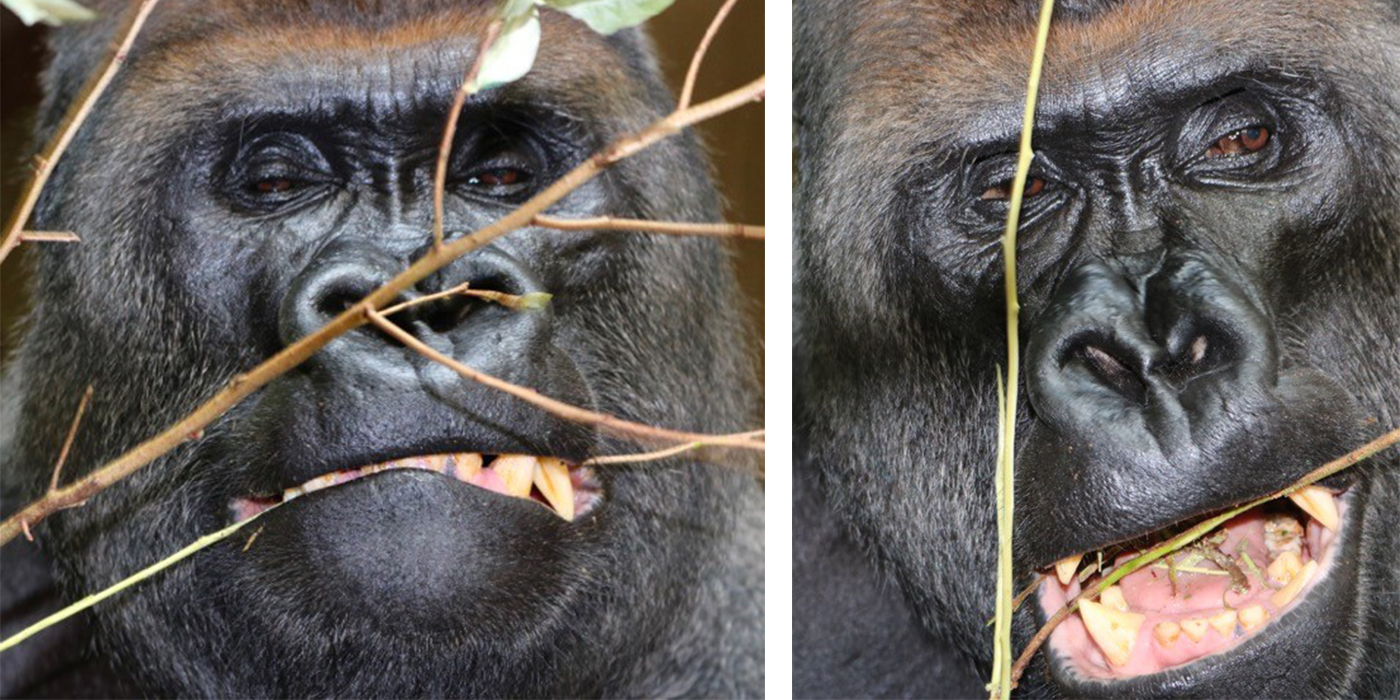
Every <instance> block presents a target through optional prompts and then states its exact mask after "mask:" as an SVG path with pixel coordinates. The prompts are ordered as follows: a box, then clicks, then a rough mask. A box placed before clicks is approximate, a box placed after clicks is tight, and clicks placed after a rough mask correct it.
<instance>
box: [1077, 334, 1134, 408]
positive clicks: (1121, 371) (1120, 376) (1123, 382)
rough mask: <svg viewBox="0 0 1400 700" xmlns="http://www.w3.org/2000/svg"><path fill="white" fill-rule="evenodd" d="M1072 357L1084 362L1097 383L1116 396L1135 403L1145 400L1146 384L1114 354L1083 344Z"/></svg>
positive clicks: (1089, 344)
mask: <svg viewBox="0 0 1400 700" xmlns="http://www.w3.org/2000/svg"><path fill="white" fill-rule="evenodd" d="M1074 356H1075V357H1077V358H1078V359H1079V360H1081V361H1082V362H1084V364H1085V365H1087V366H1088V368H1089V371H1091V372H1093V373H1094V375H1095V376H1096V377H1098V379H1099V381H1101V382H1103V383H1104V384H1105V385H1107V386H1108V387H1110V388H1112V389H1113V390H1114V391H1115V392H1117V393H1118V394H1120V395H1122V396H1124V397H1125V398H1128V399H1130V400H1132V401H1134V402H1136V403H1144V402H1145V401H1146V400H1147V384H1146V383H1145V382H1144V381H1143V380H1142V378H1141V377H1139V376H1138V373H1137V372H1136V371H1134V370H1133V369H1131V368H1130V365H1129V364H1128V363H1125V362H1123V361H1122V360H1120V359H1119V358H1118V357H1117V356H1115V355H1114V353H1112V352H1110V351H1108V350H1106V349H1104V348H1102V347H1099V346H1098V345H1094V344H1091V343H1085V344H1083V345H1080V346H1079V348H1078V351H1077V352H1075V353H1074Z"/></svg>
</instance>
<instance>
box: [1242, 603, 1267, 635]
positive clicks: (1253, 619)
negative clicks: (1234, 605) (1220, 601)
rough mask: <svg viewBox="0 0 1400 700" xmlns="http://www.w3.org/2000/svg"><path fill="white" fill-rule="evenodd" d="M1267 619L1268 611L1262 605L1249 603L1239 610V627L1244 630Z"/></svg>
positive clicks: (1256, 625) (1252, 627)
mask: <svg viewBox="0 0 1400 700" xmlns="http://www.w3.org/2000/svg"><path fill="white" fill-rule="evenodd" d="M1268 619H1269V611H1268V610H1265V609H1264V606H1262V605H1251V606H1249V607H1247V608H1245V609H1243V610H1241V611H1240V627H1243V628H1244V629H1245V631H1246V632H1248V631H1250V630H1252V629H1254V628H1255V627H1258V626H1259V625H1262V624H1264V622H1265V621H1266V620H1268Z"/></svg>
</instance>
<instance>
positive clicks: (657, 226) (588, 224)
mask: <svg viewBox="0 0 1400 700" xmlns="http://www.w3.org/2000/svg"><path fill="white" fill-rule="evenodd" d="M534 223H535V225H536V226H542V227H544V228H552V229H557V230H559V231H597V230H613V231H651V232H654V233H670V234H676V235H681V236H716V237H720V238H748V239H752V240H759V241H761V240H763V227H762V226H750V225H748V224H695V223H689V222H684V221H645V220H642V219H618V218H615V217H611V216H595V217H593V218H589V219H561V218H558V217H554V216H545V215H544V214H539V215H536V216H535V222H534Z"/></svg>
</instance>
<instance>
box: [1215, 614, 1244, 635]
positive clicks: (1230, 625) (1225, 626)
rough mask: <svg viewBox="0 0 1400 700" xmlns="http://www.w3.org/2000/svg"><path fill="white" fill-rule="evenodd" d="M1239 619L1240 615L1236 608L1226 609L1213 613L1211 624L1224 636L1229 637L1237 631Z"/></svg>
mask: <svg viewBox="0 0 1400 700" xmlns="http://www.w3.org/2000/svg"><path fill="white" fill-rule="evenodd" d="M1238 620H1239V615H1238V614H1236V613H1235V611H1234V610H1226V611H1225V612H1223V613H1219V614H1217V615H1212V616H1211V618H1210V626H1211V627H1214V628H1215V631H1216V632H1219V633H1220V636H1222V637H1228V636H1230V635H1232V634H1234V633H1235V622H1236V621H1238Z"/></svg>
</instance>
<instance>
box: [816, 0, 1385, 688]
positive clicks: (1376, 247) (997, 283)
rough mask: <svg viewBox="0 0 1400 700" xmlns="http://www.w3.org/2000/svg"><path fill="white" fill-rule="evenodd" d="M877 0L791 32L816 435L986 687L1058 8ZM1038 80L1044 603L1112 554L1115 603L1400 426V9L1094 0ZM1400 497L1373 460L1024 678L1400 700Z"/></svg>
mask: <svg viewBox="0 0 1400 700" xmlns="http://www.w3.org/2000/svg"><path fill="white" fill-rule="evenodd" d="M885 4H887V5H891V6H890V7H880V8H876V7H872V5H874V3H871V4H862V5H861V6H860V9H855V7H853V6H852V5H851V4H846V3H816V4H815V5H814V6H812V7H810V8H806V9H804V10H800V11H799V12H798V13H797V20H798V22H797V26H798V37H799V38H798V44H797V45H798V46H799V47H813V48H812V49H811V50H804V49H801V48H799V49H798V51H797V52H796V61H797V71H796V75H797V76H798V79H799V82H798V85H797V87H796V95H797V98H796V99H797V102H798V105H797V111H798V114H799V120H800V122H801V125H802V129H801V134H800V143H799V152H800V155H801V167H800V169H799V171H800V179H801V195H800V200H799V201H802V202H803V204H802V205H801V206H800V207H799V209H800V211H799V212H798V214H797V220H798V226H797V231H798V237H799V238H798V245H797V255H798V262H797V271H796V274H797V280H798V282H797V284H798V296H799V297H800V301H799V316H800V320H799V326H800V332H799V333H800V335H799V339H798V342H797V348H798V362H799V367H800V369H799V370H798V372H799V374H798V376H799V377H801V379H800V387H801V390H800V392H801V393H800V399H799V402H798V405H799V413H800V418H799V425H800V426H801V427H800V429H799V432H800V438H799V440H800V441H801V442H802V443H803V444H804V446H805V451H806V452H807V453H808V459H809V460H810V461H811V462H812V463H814V464H816V465H817V466H819V467H820V469H821V472H822V474H823V475H824V477H825V481H826V486H827V491H828V498H829V500H830V501H831V502H832V503H834V504H835V506H836V508H837V509H838V511H839V512H840V514H841V515H843V516H844V517H845V518H846V519H847V520H848V521H849V523H850V524H851V525H852V526H853V527H854V529H855V531H856V532H857V533H858V535H859V536H860V537H861V538H862V539H863V540H864V542H865V543H866V544H867V545H869V546H870V547H871V548H872V549H873V551H874V553H875V555H876V557H877V558H878V560H879V561H880V563H881V565H882V566H884V567H887V568H888V569H889V570H890V571H892V572H893V573H894V575H895V576H896V578H897V579H898V580H899V582H900V584H901V587H902V589H903V592H904V594H905V596H906V597H907V598H908V599H909V600H910V602H911V603H912V605H913V606H914V608H915V609H916V610H917V612H918V614H919V616H920V617H921V619H922V620H923V622H924V624H925V626H926V627H928V628H929V629H930V630H931V631H932V632H934V633H935V634H936V635H937V636H939V637H942V638H945V639H947V640H949V641H950V642H951V643H952V644H954V645H956V646H957V647H958V648H960V649H962V650H963V651H964V652H966V653H967V654H968V655H969V656H970V657H971V658H972V659H974V660H976V661H977V662H978V664H979V668H983V669H985V668H986V666H987V664H988V662H989V661H990V657H991V654H990V644H989V641H990V636H991V635H990V628H986V627H984V623H985V621H986V620H987V619H988V618H989V617H990V616H991V615H992V613H993V607H994V606H993V589H992V586H993V579H994V576H993V574H992V572H993V571H994V570H995V566H994V564H995V558H996V553H995V551H994V550H995V548H994V545H993V542H994V535H993V532H994V527H995V525H994V523H995V506H994V503H993V495H994V489H993V485H992V474H993V471H994V449H995V447H994V446H995V432H996V427H995V426H996V417H995V416H996V414H995V399H994V397H995V373H994V372H995V367H996V366H997V365H998V364H1001V365H1002V366H1003V367H1004V362H1005V353H1004V350H1003V346H1004V342H1005V341H1004V332H1005V330H1004V329H1005V324H1004V320H1003V319H1004V316H1003V313H1004V311H1003V304H1004V297H1003V294H1002V291H1001V290H1002V284H1003V280H1002V264H1003V261H1002V256H1001V254H1000V241H999V237H1000V235H1001V232H1002V229H1003V227H1004V224H1005V220H1006V215H1007V201H1006V200H1007V199H1008V196H1009V189H1010V178H1011V177H1012V173H1013V170H1014V166H1015V160H1016V157H1015V151H1016V143H1017V140H1018V138H1019V130H1020V117H1021V110H1022V108H1023V104H1024V95H1025V78H1026V70H1027V65H1028V61H1029V56H1030V55H1031V45H1032V43H1033V36H1034V20H1035V9H1036V8H1035V5H1038V3H1022V4H1021V5H1019V6H1017V7H1015V8H1013V7H1010V6H1008V5H1006V4H995V5H985V4H984V3H973V2H968V3H961V4H960V5H961V6H960V7H955V6H952V5H950V4H949V3H918V2H907V3H885ZM867 9H868V11H867ZM1046 60H1047V65H1046V73H1045V76H1044V79H1043V80H1044V82H1043V87H1042V92H1041V99H1040V102H1039V105H1038V108H1037V113H1036V131H1035V137H1034V142H1035V148H1036V156H1035V161H1034V164H1033V165H1032V168H1031V172H1030V179H1029V180H1028V183H1027V199H1026V201H1025V204H1024V208H1023V211H1022V230H1021V232H1020V243H1019V250H1018V265H1019V268H1020V269H1019V284H1020V289H1021V295H1020V300H1021V305H1022V308H1023V312H1022V317H1021V319H1022V321H1021V322H1022V326H1021V331H1022V338H1024V339H1025V341H1024V345H1023V347H1022V358H1023V363H1024V364H1023V366H1024V367H1025V368H1026V369H1025V376H1026V381H1025V387H1024V388H1025V391H1026V396H1027V398H1028V401H1026V402H1024V403H1023V404H1022V411H1021V412H1020V415H1018V417H1017V420H1018V425H1019V428H1018V438H1019V439H1018V444H1017V463H1016V466H1017V474H1016V490H1017V495H1016V498H1017V502H1016V517H1017V531H1016V552H1015V562H1016V570H1017V571H1018V572H1019V574H1020V575H1019V576H1018V581H1017V584H1018V590H1019V589H1020V588H1021V587H1023V586H1026V585H1028V584H1030V583H1031V582H1032V581H1033V580H1035V577H1037V576H1039V575H1040V572H1045V571H1048V570H1050V569H1051V565H1052V564H1054V563H1055V562H1057V561H1061V560H1064V559H1066V558H1068V559H1069V562H1070V563H1073V562H1075V561H1076V556H1077V555H1085V554H1087V555H1088V556H1084V557H1082V559H1079V560H1078V561H1081V562H1082V563H1083V565H1082V567H1081V571H1082V575H1083V577H1084V578H1085V579H1086V583H1085V584H1084V585H1088V584H1089V583H1092V580H1089V579H1090V577H1091V576H1093V573H1091V572H1090V569H1093V568H1096V567H1098V566H1099V564H1100V557H1101V558H1102V559H1101V561H1102V565H1103V566H1104V567H1107V566H1110V565H1112V564H1113V563H1114V562H1115V561H1122V560H1123V559H1124V558H1126V557H1127V556H1129V554H1130V553H1131V552H1133V551H1139V550H1140V549H1141V548H1142V547H1144V546H1146V545H1148V544H1151V543H1155V542H1156V541H1159V540H1161V539H1163V538H1165V537H1166V536H1167V535H1168V534H1172V533H1175V532H1177V531H1179V530H1180V529H1182V528H1183V527H1184V526H1186V525H1189V524H1191V523H1192V522H1195V521H1197V520H1200V519H1202V518H1204V517H1206V516H1208V515H1210V514H1214V513H1218V512H1220V511H1221V510H1223V509H1225V508H1227V507H1229V506H1231V505H1234V504H1239V503H1242V502H1244V501H1247V500H1250V499H1253V498H1257V497H1260V496H1263V495H1265V494H1268V493H1270V492H1273V491H1276V490H1278V489H1280V488H1282V487H1284V486H1286V485H1287V484H1289V483H1291V482H1293V481H1295V480H1297V479H1298V478H1299V477H1301V476H1302V475H1303V474H1305V473H1306V472H1307V471H1309V470H1310V469H1312V468H1313V467H1316V466H1318V465H1320V464H1322V463H1323V462H1326V461H1328V460H1329V459H1331V458H1333V457H1336V456H1339V455H1341V454H1343V453H1345V452H1347V451H1348V450H1350V449H1352V448H1354V447H1356V446H1359V445H1360V444H1362V443H1364V442H1365V441H1366V440H1367V439H1369V438H1372V437H1375V436H1376V435H1377V434H1378V433H1379V432H1381V431H1382V430H1383V429H1388V428H1390V427H1392V426H1394V425H1395V424H1396V423H1397V421H1400V391H1398V390H1397V388H1396V384H1395V383H1394V382H1391V381H1388V380H1386V379H1383V378H1384V377H1387V376H1390V375H1392V374H1394V373H1395V372H1396V371H1400V355H1398V354H1397V353H1396V352H1395V349H1396V348H1397V347H1400V269H1397V265H1396V261H1397V259H1400V207H1397V205H1396V201H1397V200H1396V198H1395V195H1396V193H1397V191H1396V187H1395V184H1394V177H1393V173H1395V172H1397V167H1400V161H1397V157H1398V156H1400V140H1397V139H1396V138H1395V137H1394V134H1395V133H1397V127H1400V118H1397V117H1398V115H1400V108H1398V106H1400V24H1397V19H1396V14H1395V8H1394V7H1393V6H1387V5H1384V4H1380V3H1364V2H1361V3H1318V2H1311V3H1289V4H1287V5H1286V6H1280V5H1278V4H1277V3H1275V4H1271V5H1268V6H1263V5H1261V6H1257V7H1256V6H1253V5H1250V6H1243V7H1242V6H1239V5H1237V4H1229V3H1218V2H1205V1H1202V2H1166V1H1161V2H1137V3H1124V4H1119V3H1113V2H1086V3H1070V4H1069V5H1068V6H1063V7H1060V8H1058V9H1057V15H1056V19H1055V24H1054V26H1053V27H1052V32H1051V36H1050V43H1049V48H1048V51H1047V59H1046ZM853 282H854V283H853ZM852 403H855V404H856V405H859V406H861V407H862V408H861V411H860V412H859V414H858V415H854V416H853V415H852V412H851V411H850V410H849V405H850V404H852ZM1396 479H1397V477H1396V468H1395V462H1394V458H1389V459H1387V460H1376V461H1374V462H1373V463H1371V464H1369V465H1365V466H1363V467H1361V468H1358V469H1355V470H1353V471H1351V472H1348V473H1344V474H1342V475H1338V476H1337V477H1335V478H1333V479H1329V480H1327V481H1325V482H1323V484H1322V486H1323V487H1324V488H1322V489H1319V490H1317V491H1315V492H1313V493H1312V494H1311V500H1307V501H1305V502H1304V503H1303V505H1304V506H1306V509H1303V508H1300V507H1295V506H1294V505H1293V504H1290V503H1280V504H1271V505H1270V507H1269V508H1268V509H1266V510H1265V511H1263V512H1256V513H1251V514H1248V515H1246V516H1241V517H1239V518H1237V519H1235V520H1234V521H1231V522H1230V523H1229V524H1228V525H1227V527H1226V528H1225V529H1224V530H1222V531H1221V533H1220V534H1218V535H1217V536H1216V539H1214V540H1212V541H1211V542H1209V543H1207V544H1204V545H1202V546H1200V547H1198V548H1196V549H1194V550H1191V551H1189V552H1187V553H1185V554H1184V555H1182V556H1181V557H1178V558H1177V559H1176V562H1177V563H1180V564H1181V565H1182V569H1181V570H1180V571H1170V572H1169V571H1168V570H1167V569H1166V568H1165V567H1163V568H1156V569H1145V570H1143V571H1142V572H1141V573H1139V574H1135V575H1134V576H1131V577H1128V578H1127V579H1125V580H1124V581H1123V583H1122V585H1121V586H1120V588H1119V590H1118V591H1116V592H1115V593H1114V594H1112V595H1106V596H1105V598H1104V600H1102V601H1101V602H1102V603H1104V606H1102V607H1099V608H1095V609H1091V610H1089V611H1087V612H1086V613H1085V614H1087V615H1090V619H1087V620H1086V619H1084V618H1082V617H1081V616H1079V615H1076V616H1074V617H1072V618H1071V619H1070V620H1069V621H1067V622H1066V624H1065V625H1063V626H1062V627H1061V628H1059V629H1058V630H1057V632H1056V633H1055V635H1054V636H1053V637H1052V639H1051V642H1050V644H1049V645H1048V646H1047V648H1048V650H1049V653H1048V655H1042V661H1041V662H1040V667H1039V669H1038V670H1036V669H1034V668H1033V670H1032V671H1031V672H1030V673H1028V674H1027V678H1026V680H1025V681H1023V687H1024V688H1028V689H1030V690H1032V691H1033V692H1038V693H1043V694H1069V695H1074V696H1085V695H1109V696H1125V695H1145V696H1146V695H1175V694H1189V695H1195V696H1212V697H1216V696H1219V697H1239V696H1246V695H1248V696H1255V695H1260V696H1275V697H1300V696H1311V695H1337V694H1352V693H1360V694H1363V695H1365V694H1379V695H1385V694H1386V693H1387V691H1389V692H1394V691H1395V689H1396V688H1397V687H1400V676H1397V673H1396V671H1395V669H1396V665H1395V663H1394V661H1395V658H1396V656H1395V655H1396V649H1397V644H1400V639H1397V632H1396V627H1395V625H1394V624H1393V623H1392V622H1386V621H1383V619H1393V617H1394V613H1395V605H1396V603H1395V601H1394V600H1393V597H1394V596H1393V595H1390V594H1389V592H1390V591H1393V590H1394V589H1395V586H1396V583H1397V581H1396V576H1397V575H1396V571H1397V560H1398V559H1400V551H1397V547H1398V546H1400V544H1398V543H1397V540H1396V538H1395V537H1394V536H1393V534H1392V533H1391V530H1392V528H1390V526H1389V524H1388V521H1389V520H1390V519H1391V517H1390V514H1391V513H1393V511H1394V509H1395V508H1396V507H1397V505H1400V489H1398V488H1397V481H1396ZM1329 508H1334V509H1335V510H1336V512H1338V513H1339V516H1338V517H1337V518H1336V520H1335V521H1334V520H1333V519H1332V518H1331V517H1329ZM1324 523H1325V524H1324ZM1245 555H1249V556H1248V557H1247V558H1248V562H1246V557H1245ZM1280 559H1281V560H1282V563H1277V562H1279V561H1280ZM1202 562H1204V563H1202ZM1314 562H1315V563H1314ZM1271 564H1273V565H1272V566H1271ZM1066 566H1069V564H1067V565H1066ZM1295 571H1299V573H1295ZM1065 578H1066V579H1067V580H1068V585H1061V584H1060V583H1058V582H1056V581H1054V577H1053V576H1051V577H1050V580H1047V582H1045V583H1043V584H1041V585H1040V588H1039V589H1038V592H1037V596H1036V597H1035V598H1034V599H1033V601H1032V603H1031V604H1028V605H1026V606H1023V608H1022V609H1021V610H1020V612H1019V614H1018V618H1017V625H1018V628H1017V632H1018V639H1017V647H1018V648H1020V647H1021V646H1023V645H1024V644H1025V642H1026V641H1027V639H1028V638H1029V635H1030V634H1031V632H1033V630H1034V629H1035V628H1036V627H1038V626H1039V625H1040V624H1042V623H1043V622H1044V620H1045V619H1046V618H1047V617H1048V615H1049V614H1051V613H1053V612H1054V611H1055V610H1057V609H1058V608H1059V607H1060V606H1061V605H1063V603H1064V602H1065V600H1066V599H1067V597H1070V596H1073V595H1074V594H1076V593H1077V592H1078V590H1079V588H1080V583H1079V582H1077V581H1075V580H1073V571H1072V570H1067V571H1066V573H1065ZM1294 579H1297V581H1298V582H1297V583H1294V584H1293V585H1292V586H1291V587H1289V588H1288V589H1287V590H1286V591H1276V590H1275V589H1278V588H1284V582H1285V581H1293V580H1294ZM1119 594H1121V598H1122V600H1121V601H1120V600H1114V599H1112V598H1113V596H1117V595H1119ZM1036 603H1038V604H1036ZM1111 603H1122V604H1124V605H1126V610H1127V611H1128V612H1127V614H1124V613H1123V612H1120V611H1119V610H1115V609H1113V607H1112V606H1111ZM1090 607H1092V606H1090ZM1095 612H1097V613H1099V614H1098V615H1093V613H1095ZM1086 623H1088V625H1087V627H1086ZM1111 623H1118V624H1119V625H1120V627H1121V628H1123V629H1128V630H1129V631H1128V632H1127V633H1125V634H1122V635H1121V636H1120V637H1118V639H1117V642H1118V643H1117V644H1114V643H1113V642H1114V641H1115V640H1114V639H1113V637H1114V635H1113V634H1102V632H1104V630H1105V625H1110V624H1111ZM1212 623H1214V624H1212ZM1123 626H1126V627H1123ZM1045 656H1048V657H1049V659H1050V660H1049V661H1048V662H1046V661H1044V660H1043V659H1044V657H1045Z"/></svg>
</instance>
